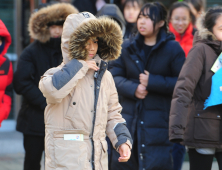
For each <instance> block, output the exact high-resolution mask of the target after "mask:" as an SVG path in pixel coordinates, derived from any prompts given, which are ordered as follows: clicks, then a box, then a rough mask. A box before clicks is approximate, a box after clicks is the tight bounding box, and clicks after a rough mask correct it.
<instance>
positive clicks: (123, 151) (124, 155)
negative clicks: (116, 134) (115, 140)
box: [118, 143, 131, 162]
mask: <svg viewBox="0 0 222 170" xmlns="http://www.w3.org/2000/svg"><path fill="white" fill-rule="evenodd" d="M119 154H120V157H119V159H118V161H119V162H127V161H128V160H129V158H130V155H131V151H130V147H129V145H127V144H126V143H123V144H122V145H120V147H119Z"/></svg>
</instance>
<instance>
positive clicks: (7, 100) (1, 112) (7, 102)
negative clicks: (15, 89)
mask: <svg viewBox="0 0 222 170" xmlns="http://www.w3.org/2000/svg"><path fill="white" fill-rule="evenodd" d="M12 79H13V68H12V63H11V62H10V65H9V71H8V75H7V87H6V89H5V94H4V95H3V99H2V103H3V104H2V107H1V108H0V127H1V122H2V121H3V120H4V119H7V118H8V115H9V113H10V111H11V105H12Z"/></svg>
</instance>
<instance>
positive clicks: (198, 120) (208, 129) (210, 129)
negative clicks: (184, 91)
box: [194, 114, 221, 142]
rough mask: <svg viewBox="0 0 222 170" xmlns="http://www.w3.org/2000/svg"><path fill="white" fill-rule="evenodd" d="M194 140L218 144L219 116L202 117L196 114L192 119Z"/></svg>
mask: <svg viewBox="0 0 222 170" xmlns="http://www.w3.org/2000/svg"><path fill="white" fill-rule="evenodd" d="M194 119H195V120H194V123H195V127H194V138H195V139H197V140H204V141H211V142H218V141H219V140H220V121H221V118H220V116H219V115H218V116H215V117H203V116H201V114H197V116H195V118H194Z"/></svg>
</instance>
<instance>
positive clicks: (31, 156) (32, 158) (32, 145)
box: [24, 135, 44, 170]
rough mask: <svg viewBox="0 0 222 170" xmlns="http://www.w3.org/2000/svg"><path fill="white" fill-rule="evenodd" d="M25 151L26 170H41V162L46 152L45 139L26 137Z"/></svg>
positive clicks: (41, 137)
mask: <svg viewBox="0 0 222 170" xmlns="http://www.w3.org/2000/svg"><path fill="white" fill-rule="evenodd" d="M24 149H25V161H24V170H40V162H41V158H42V153H43V151H44V137H43V136H33V135H24Z"/></svg>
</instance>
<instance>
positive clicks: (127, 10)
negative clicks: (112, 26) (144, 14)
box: [123, 1, 140, 23]
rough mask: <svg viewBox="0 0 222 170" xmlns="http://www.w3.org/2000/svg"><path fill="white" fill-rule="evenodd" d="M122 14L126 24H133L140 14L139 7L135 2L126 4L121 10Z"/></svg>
mask: <svg viewBox="0 0 222 170" xmlns="http://www.w3.org/2000/svg"><path fill="white" fill-rule="evenodd" d="M123 13H124V17H125V19H126V21H127V22H129V23H135V22H136V20H137V16H138V15H139V13H140V6H139V4H138V3H137V2H136V1H134V2H132V3H131V2H128V3H127V4H126V5H125V7H124V9H123Z"/></svg>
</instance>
